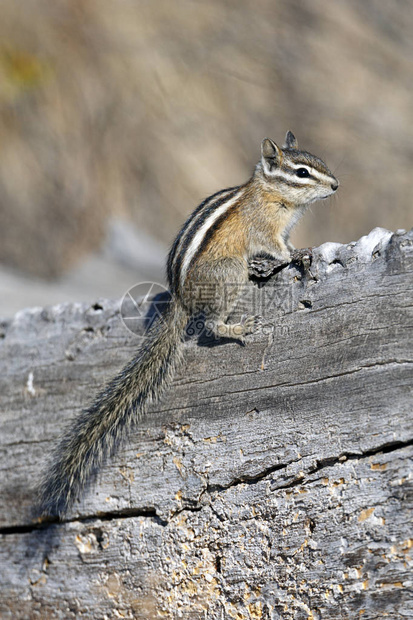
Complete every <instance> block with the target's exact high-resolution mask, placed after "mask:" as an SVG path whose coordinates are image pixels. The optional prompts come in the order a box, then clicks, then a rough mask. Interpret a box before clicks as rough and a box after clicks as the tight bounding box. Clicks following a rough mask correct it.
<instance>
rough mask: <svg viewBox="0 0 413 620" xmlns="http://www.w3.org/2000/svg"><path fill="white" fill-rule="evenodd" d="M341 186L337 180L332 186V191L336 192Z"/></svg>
mask: <svg viewBox="0 0 413 620" xmlns="http://www.w3.org/2000/svg"><path fill="white" fill-rule="evenodd" d="M338 186H339V182H338V181H337V179H336V180H335V181H334V183H332V184H331V189H332V190H333V192H335V191H336V189H337V188H338Z"/></svg>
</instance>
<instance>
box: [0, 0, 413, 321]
mask: <svg viewBox="0 0 413 620" xmlns="http://www.w3.org/2000/svg"><path fill="white" fill-rule="evenodd" d="M412 32H413V3H412V2H411V0H385V1H384V0H362V1H360V0H341V1H340V2H326V0H258V1H257V0H226V1H224V2H223V1H222V0H212V1H211V0H210V1H208V2H200V1H196V0H178V1H177V2H171V0H156V2H152V1H150V0H133V1H132V0H123V1H122V2H113V0H111V1H109V0H55V1H54V2H50V0H19V2H10V0H0V316H3V317H5V316H10V315H11V314H13V313H14V312H16V311H17V310H19V309H21V308H23V307H27V306H33V305H36V306H39V305H46V304H51V303H58V302H62V301H68V300H71V301H94V300H96V299H97V298H98V297H120V296H122V295H123V294H124V293H125V292H126V290H127V289H128V288H129V287H131V286H133V285H134V284H135V283H137V282H140V281H143V280H155V281H157V282H163V277H164V275H163V265H164V261H165V256H166V253H167V250H168V246H169V244H170V243H171V241H172V240H173V237H174V235H175V234H176V232H177V231H178V229H179V227H180V225H181V224H182V223H183V221H184V220H185V219H186V217H187V216H188V214H189V213H190V212H191V211H192V210H193V208H194V207H195V206H196V205H197V204H198V203H199V202H200V201H201V200H202V199H203V198H205V197H206V196H208V195H210V194H212V193H214V192H216V191H218V190H219V189H222V188H224V187H230V186H234V185H237V184H240V183H243V182H244V181H246V180H247V178H248V177H249V175H250V173H251V171H252V169H253V167H254V165H255V163H256V162H257V161H258V158H259V150H260V142H261V140H262V138H263V137H265V136H269V137H271V138H273V139H274V140H276V141H278V142H282V141H283V138H284V135H285V132H286V130H287V129H291V130H292V131H293V132H294V133H295V134H296V136H297V138H298V140H299V145H300V147H301V148H304V149H306V150H309V151H311V152H313V153H315V154H316V155H318V156H320V157H322V158H323V159H324V160H325V161H326V162H327V164H328V165H329V167H330V168H331V169H332V170H333V172H335V174H336V175H337V176H338V177H339V179H340V181H341V187H340V190H339V192H338V195H337V196H336V197H335V198H334V200H331V201H326V202H323V203H320V204H315V205H314V206H313V207H312V209H311V212H309V213H308V214H307V215H306V217H305V218H304V219H303V220H302V222H301V224H300V225H299V226H298V227H297V229H296V230H295V232H294V234H293V238H292V241H293V243H294V244H295V245H296V246H298V247H300V246H309V245H311V246H314V245H318V244H321V243H323V242H325V241H340V242H346V241H351V240H356V239H357V238H359V237H360V236H361V235H363V234H366V233H368V232H369V231H370V230H371V229H372V228H374V227H375V226H383V227H385V228H388V229H391V230H396V229H398V228H406V229H408V228H410V227H411V226H413V206H412V202H413V201H412V182H411V169H412V163H413V62H412V61H413V37H412Z"/></svg>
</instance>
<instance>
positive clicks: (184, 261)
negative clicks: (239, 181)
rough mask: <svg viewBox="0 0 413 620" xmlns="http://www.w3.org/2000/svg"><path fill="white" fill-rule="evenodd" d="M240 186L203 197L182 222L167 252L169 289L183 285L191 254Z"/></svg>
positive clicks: (232, 203) (233, 202)
mask: <svg viewBox="0 0 413 620" xmlns="http://www.w3.org/2000/svg"><path fill="white" fill-rule="evenodd" d="M243 191H244V188H243V187H240V186H239V187H231V188H229V189H224V190H222V191H220V192H217V193H216V194H214V195H213V196H210V197H209V198H207V199H206V200H204V201H203V202H202V203H201V204H200V205H199V206H198V207H197V208H196V209H195V211H194V212H193V213H192V214H191V216H190V217H189V218H188V220H187V221H186V222H185V224H184V226H183V227H182V229H181V231H180V232H179V234H178V236H177V237H176V239H175V241H174V243H173V245H172V248H171V250H170V252H169V256H168V263H167V274H168V281H169V285H170V287H171V289H172V290H176V289H177V288H178V287H179V286H183V284H184V282H185V278H186V274H187V273H188V270H189V267H190V266H191V264H192V262H193V260H194V258H195V257H196V256H197V255H198V254H199V251H200V249H201V248H202V247H203V244H204V241H205V240H206V239H207V238H208V237H209V235H208V233H210V232H211V231H212V230H213V229H214V228H215V225H216V224H217V222H218V220H220V219H221V218H222V217H223V216H225V215H226V214H227V213H228V211H229V210H230V209H231V208H233V207H234V206H235V205H236V203H237V202H238V201H239V199H240V198H241V196H242V194H243Z"/></svg>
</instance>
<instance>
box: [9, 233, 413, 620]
mask: <svg viewBox="0 0 413 620" xmlns="http://www.w3.org/2000/svg"><path fill="white" fill-rule="evenodd" d="M313 254H314V256H313V262H312V264H311V265H310V266H309V267H308V268H303V267H300V266H299V265H290V266H289V267H288V268H285V269H282V270H281V271H280V272H279V273H277V274H276V275H275V276H274V277H272V278H271V279H270V280H269V281H268V282H267V283H266V285H265V286H263V287H259V286H257V285H256V284H254V283H252V282H251V284H250V285H249V287H248V288H247V289H246V291H245V295H244V297H243V300H242V302H241V303H240V308H239V312H243V311H244V310H245V309H248V312H251V311H258V312H259V313H260V314H262V315H263V316H264V319H265V320H264V325H263V329H262V331H261V332H260V333H258V334H256V335H254V336H252V337H251V338H250V342H249V343H248V345H247V346H246V347H242V346H240V345H238V344H236V343H228V342H226V343H218V345H219V346H211V343H210V342H208V341H202V342H201V343H200V344H201V345H202V346H199V343H197V341H196V340H194V339H192V340H190V341H189V342H187V344H186V362H185V365H184V366H183V368H182V369H181V370H180V372H179V373H178V375H177V377H176V380H175V381H174V384H173V387H172V389H171V390H170V391H169V393H168V395H167V396H166V397H165V398H164V400H163V402H162V403H160V404H155V405H153V406H151V408H150V411H149V413H148V415H147V416H146V417H145V418H144V419H143V420H142V421H141V422H140V423H139V425H137V427H136V429H135V431H134V432H133V434H132V435H131V436H130V437H129V439H128V441H127V442H126V443H125V444H124V445H123V446H121V447H120V449H119V451H118V453H117V454H116V456H115V457H113V458H112V459H111V460H110V461H109V462H107V463H106V465H105V467H104V468H103V469H102V471H101V472H100V473H99V475H98V478H97V480H95V481H93V483H92V484H91V485H90V486H89V488H88V489H87V491H86V493H85V495H84V497H82V498H80V500H79V501H78V502H77V503H76V504H75V506H74V507H73V510H72V511H71V512H70V514H68V516H67V518H66V519H65V521H64V522H62V523H43V524H39V523H38V522H37V521H36V520H35V519H34V518H33V516H32V512H31V510H32V506H33V504H34V501H35V495H34V493H35V491H34V489H35V486H36V484H37V482H38V480H39V477H40V474H41V471H42V469H43V468H44V464H45V459H46V458H47V456H48V454H49V453H50V450H51V448H52V447H53V446H54V445H55V443H56V441H57V439H58V437H59V435H60V434H61V433H62V431H63V430H64V428H65V425H66V424H67V423H68V420H69V419H71V418H72V417H73V416H75V415H76V413H77V412H78V411H79V410H80V409H81V408H82V407H83V406H85V405H86V404H87V403H88V402H89V401H90V399H91V396H92V395H93V393H94V392H95V391H96V390H97V389H99V388H100V387H101V386H102V384H103V383H104V382H105V381H106V380H107V379H108V378H109V377H110V376H112V375H113V374H114V372H115V371H116V370H118V369H119V368H120V367H121V366H122V365H123V364H124V363H125V362H126V361H127V360H129V358H130V357H131V356H132V355H133V353H134V352H135V350H136V347H137V346H138V344H139V338H138V336H132V335H131V333H130V332H128V331H127V330H126V329H125V327H124V326H123V324H122V322H121V321H120V316H119V311H118V308H119V304H118V303H115V302H111V301H101V302H99V303H98V304H95V305H94V306H92V307H87V306H85V305H80V304H66V305H61V306H56V307H53V308H47V309H32V310H25V311H22V312H20V313H19V314H17V315H16V316H15V317H14V319H12V320H10V321H5V322H4V323H3V324H2V325H1V326H0V353H1V358H0V365H1V372H0V403H1V404H0V407H1V428H2V430H1V445H0V466H1V470H2V477H1V482H0V484H1V498H2V502H1V513H0V520H1V547H0V554H1V556H0V557H1V564H0V566H1V569H0V616H1V617H2V618H13V619H15V618H30V619H31V618H59V619H60V618H65V619H66V618H91V619H92V618H93V619H95V618H118V617H119V618H120V617H122V618H149V619H152V618H157V617H163V618H188V619H191V620H192V619H197V618H199V619H201V618H202V619H205V618H207V619H217V620H218V619H222V618H236V619H238V620H241V619H258V618H267V619H275V618H283V619H292V618H294V619H301V618H303V619H304V618H312V619H313V620H316V619H324V618H328V619H332V618H340V619H341V618H359V617H360V618H363V620H367V619H372V618H383V617H389V618H413V597H412V592H413V581H412V579H413V578H412V574H411V572H410V569H411V564H412V543H413V541H412V539H413V535H412V527H411V523H412V520H411V517H412V514H411V511H412V457H413V445H412V437H413V423H412V384H413V382H412V368H413V366H412V363H413V347H412V343H413V329H412V328H413V286H412V270H413V230H412V231H410V232H409V233H404V232H403V231H399V232H398V233H395V234H393V235H392V234H391V233H388V232H387V231H383V230H382V229H375V230H374V231H372V233H370V235H368V236H367V237H364V238H363V239H361V240H360V241H359V242H357V243H356V244H349V245H347V246H343V245H339V244H331V243H330V244H325V245H323V246H321V247H320V248H317V249H315V250H314V252H313ZM242 306H244V307H245V308H244V309H243V308H242ZM251 306H253V307H251Z"/></svg>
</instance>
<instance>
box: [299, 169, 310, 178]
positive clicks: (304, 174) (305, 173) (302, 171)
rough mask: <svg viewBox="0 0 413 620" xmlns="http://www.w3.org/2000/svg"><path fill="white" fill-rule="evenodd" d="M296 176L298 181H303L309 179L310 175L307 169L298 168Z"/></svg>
mask: <svg viewBox="0 0 413 620" xmlns="http://www.w3.org/2000/svg"><path fill="white" fill-rule="evenodd" d="M296 175H297V176H298V177H300V179H304V177H309V176H310V173H309V172H308V170H307V168H298V170H297V172H296Z"/></svg>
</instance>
